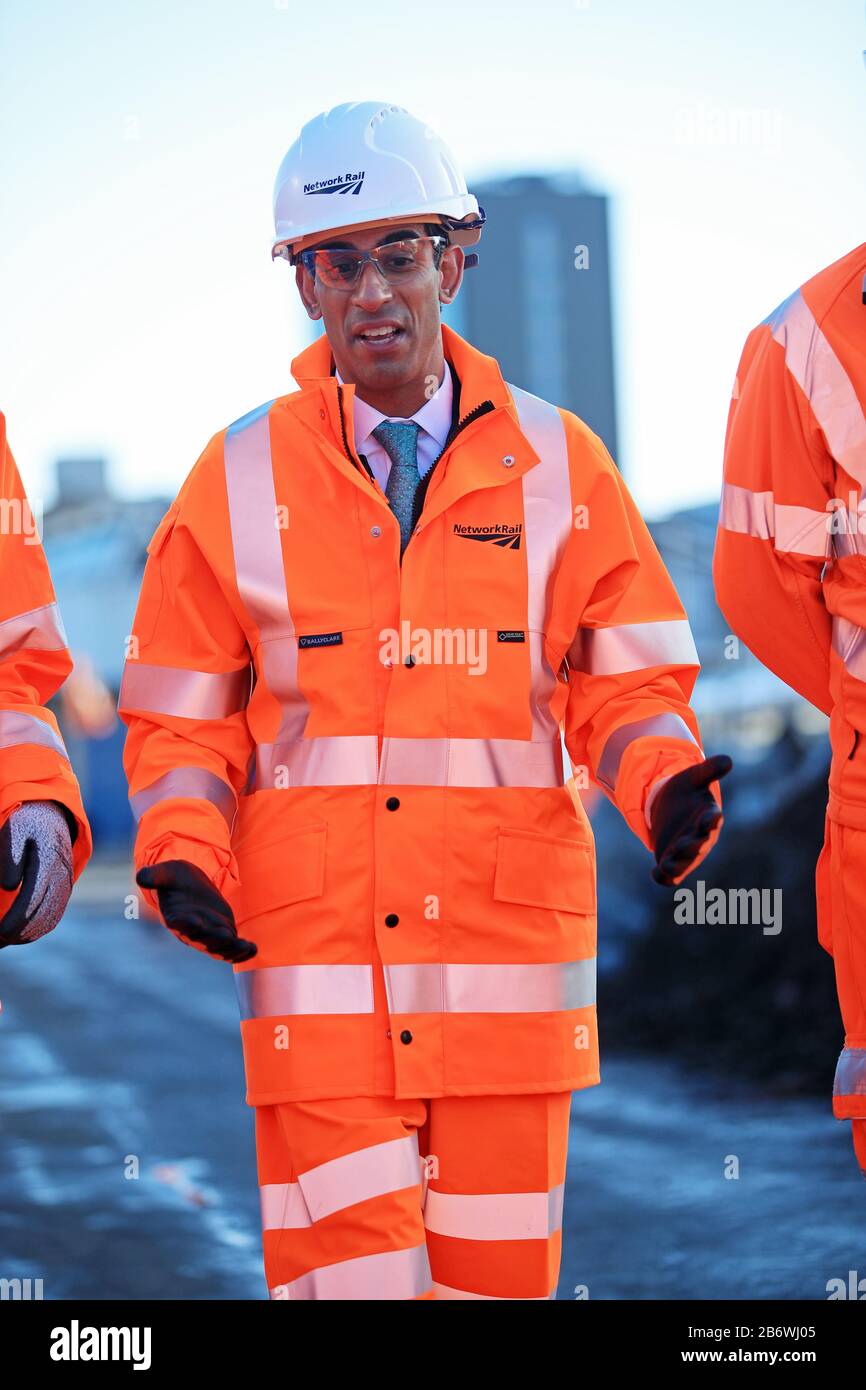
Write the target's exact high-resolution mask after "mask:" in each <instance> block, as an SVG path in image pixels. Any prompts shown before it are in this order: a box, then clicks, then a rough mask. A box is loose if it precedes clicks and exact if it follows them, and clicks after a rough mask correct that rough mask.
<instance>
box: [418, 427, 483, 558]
mask: <svg viewBox="0 0 866 1390" xmlns="http://www.w3.org/2000/svg"><path fill="white" fill-rule="evenodd" d="M493 408H494V406H493V402H492V401H482V402H481V404H480V405H476V406H475V408H474V410H470V412H469V414H468V415H464V416H463V419H462V420H460V421H459V422H458V424H457V425H455V427H454V428H453V429H452V430H451V431H450V433H449V435H448V438H447V439H446V440H445V443H444V444H443V445H442V448H441V449H440V450H439V453H438V454H437V455H436V457H435V459H434V460H433V462H432V463H431V465H430V467H429V468H428V470H427V472H426V473H425V474H424V477H423V478H422V479H421V482H420V483H419V485H418V491H417V492H416V493H415V503H414V506H413V508H412V530H413V531H414V530H415V527H416V526H417V525H418V521H419V518H420V516H421V509H422V507H423V506H424V498H425V497H426V496H427V489H428V487H429V486H430V479H431V478H432V477H433V474H434V472H435V469H436V465H437V463H438V462H439V460H440V459H441V457H442V455H443V454H444V453H445V450H446V449H449V448H450V447H451V445H452V444H453V443H454V440H455V439H456V438H457V436H458V434H460V432H461V431H462V430H465V428H466V426H467V425H471V424H472V421H473V420H476V419H477V418H478V416H479V415H486V414H487V413H488V411H490V410H493ZM410 539H411V537H410Z"/></svg>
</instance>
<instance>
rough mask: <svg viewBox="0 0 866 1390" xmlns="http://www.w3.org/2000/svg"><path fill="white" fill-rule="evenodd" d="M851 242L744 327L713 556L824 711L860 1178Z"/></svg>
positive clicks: (863, 515) (831, 860)
mask: <svg viewBox="0 0 866 1390" xmlns="http://www.w3.org/2000/svg"><path fill="white" fill-rule="evenodd" d="M864 276H866V245H863V246H859V247H858V248H857V249H856V250H855V251H852V252H851V253H850V254H849V255H847V256H844V257H843V258H842V259H841V260H839V261H836V262H835V263H834V264H833V265H831V266H828V268H827V269H826V270H823V271H821V272H820V273H819V274H818V275H815V276H814V277H813V278H812V279H811V280H808V281H807V282H806V284H805V285H803V287H802V289H800V290H797V291H796V293H795V294H792V295H791V296H790V298H789V299H786V300H785V302H784V303H783V304H781V305H780V306H779V308H778V309H776V310H774V312H773V313H772V314H770V316H769V317H768V318H767V319H765V320H764V322H763V323H762V324H760V325H759V326H758V327H757V328H756V329H755V330H754V331H753V332H752V333H751V334H750V336H749V338H748V340H747V342H746V346H745V349H744V351H743V355H742V358H741V361H740V366H739V370H738V372H737V378H736V385H735V389H734V396H733V399H732V401H731V407H730V414H729V417H728V429H727V438H726V444H725V476H724V485H723V492H722V505H721V513H720V517H719V529H718V535H717V539H716V550H715V557H714V575H715V583H716V594H717V597H718V601H719V606H720V607H721V609H722V611H723V612H724V614H725V616H726V617H727V619H728V622H729V623H730V624H731V627H732V628H733V630H734V631H735V632H736V633H738V634H739V636H740V637H742V639H743V641H744V642H745V643H746V644H747V646H748V647H749V648H750V650H751V651H753V652H754V653H755V655H756V656H757V657H759V658H760V659H761V661H763V662H764V663H765V665H767V666H769V667H770V669H771V670H772V671H775V673H776V675H777V676H780V677H781V678H782V680H784V681H787V683H788V684H789V685H790V686H791V687H792V688H793V689H794V690H796V691H799V693H800V694H801V695H803V696H804V697H805V698H806V699H807V700H810V701H811V702H812V704H814V705H817V707H818V708H819V709H822V710H824V712H825V713H826V714H829V716H830V741H831V745H832V754H833V756H832V762H831V768H830V797H829V802H828V807H827V817H826V826H825V838H824V849H823V851H822V853H821V857H820V859H819V861H818V868H817V874H816V882H817V900H818V936H819V940H820V942H821V945H822V946H824V947H825V948H826V950H827V951H829V952H830V954H831V955H832V957H833V962H834V966H835V970H836V983H837V988H838V993H839V1004H840V1009H841V1013H842V1020H843V1023H844V1027H845V1045H844V1047H843V1049H842V1052H841V1054H840V1056H839V1060H838V1063H837V1066H836V1076H835V1081H834V1085H833V1113H834V1115H836V1117H837V1118H838V1119H840V1120H841V1119H850V1120H851V1121H852V1122H853V1136H854V1148H855V1151H856V1154H857V1158H858V1161H859V1163H860V1167H861V1169H862V1170H863V1173H864V1176H866V740H864V737H863V735H864V733H866V630H864V629H866V582H864V581H866V569H864V566H866V503H864V500H863V491H864V488H866V414H864V411H866V303H864Z"/></svg>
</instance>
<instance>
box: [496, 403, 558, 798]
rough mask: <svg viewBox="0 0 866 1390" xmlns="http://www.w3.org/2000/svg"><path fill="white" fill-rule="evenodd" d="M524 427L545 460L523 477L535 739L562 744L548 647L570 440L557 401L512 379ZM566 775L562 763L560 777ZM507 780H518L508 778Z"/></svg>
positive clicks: (520, 418)
mask: <svg viewBox="0 0 866 1390" xmlns="http://www.w3.org/2000/svg"><path fill="white" fill-rule="evenodd" d="M506 385H507V386H508V390H509V391H510V392H511V395H512V398H513V400H514V404H515V406H516V407H517V414H518V418H519V420H520V429H521V432H522V433H523V434H524V435H525V436H526V438H527V439H528V440H529V442H530V444H531V445H532V448H533V449H534V451H535V453H536V454H538V457H539V462H538V463H537V464H536V465H535V467H534V468H530V469H528V470H527V471H526V472H525V473H524V474H523V476H522V478H521V480H520V482H521V487H522V490H523V528H524V539H525V544H526V581H527V632H528V643H529V660H530V680H531V686H530V689H531V695H530V703H531V710H532V739H533V741H535V742H538V741H540V742H545V741H546V742H548V743H553V742H555V743H556V744H557V746H559V744H560V738H559V725H558V721H557V720H555V719H554V718H553V716H552V714H551V712H550V701H551V699H552V697H553V694H554V691H555V690H556V675H555V673H554V671H553V669H552V668H551V666H550V664H549V662H548V661H547V658H546V656H545V653H544V632H545V629H546V627H547V602H548V587H549V581H550V577H551V575H553V574H555V573H556V570H557V568H558V566H559V563H560V560H561V558H562V553H563V551H564V549H565V545H566V541H567V540H568V536H569V533H570V531H571V528H572V526H573V523H574V514H573V510H572V501H571V480H570V478H569V472H568V441H567V439H566V435H565V425H564V423H563V419H562V416H561V415H560V413H559V410H558V409H557V407H556V406H555V405H551V404H550V402H549V401H544V400H541V399H540V397H538V396H533V395H532V394H531V393H530V392H529V391H524V390H522V389H521V387H519V386H512V385H511V383H510V382H507V383H506ZM562 782H563V777H562V771H561V765H560V774H559V783H558V785H560V786H561V785H562ZM505 785H513V784H509V783H506V784H505Z"/></svg>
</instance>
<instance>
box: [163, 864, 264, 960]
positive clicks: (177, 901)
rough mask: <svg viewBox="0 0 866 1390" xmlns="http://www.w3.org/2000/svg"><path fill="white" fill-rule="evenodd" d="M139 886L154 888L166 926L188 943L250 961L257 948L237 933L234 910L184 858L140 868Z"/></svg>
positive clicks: (224, 956)
mask: <svg viewBox="0 0 866 1390" xmlns="http://www.w3.org/2000/svg"><path fill="white" fill-rule="evenodd" d="M135 881H136V883H137V884H138V885H139V887H140V888H154V889H156V895H157V898H158V899H159V910H160V912H161V913H162V915H163V917H164V918H165V925H166V926H167V927H169V928H170V929H171V930H172V931H173V932H175V933H176V934H177V935H178V936H179V937H180V939H181V941H185V942H186V943H187V944H190V943H192V944H195V945H198V946H203V947H204V949H205V950H206V951H207V953H208V955H211V956H217V957H219V959H220V960H230V961H232V962H235V963H240V962H241V961H245V960H250V959H252V957H253V956H254V955H255V954H256V952H257V950H258V947H257V946H256V945H255V944H254V943H253V942H252V941H244V940H243V939H242V938H241V937H239V936H238V933H237V928H236V927H235V918H234V913H233V912H232V910H231V908H230V907H229V905H228V903H227V902H226V900H225V898H224V897H223V896H222V894H221V893H218V892H217V890H216V889H215V888H214V886H213V884H212V883H211V881H210V879H209V878H208V877H207V874H205V873H203V872H202V870H201V869H200V868H199V867H198V865H196V864H187V862H186V861H185V860H184V859H166V860H165V861H164V862H163V863H162V864H149V865H147V867H146V868H144V869H139V871H138V873H137V874H136V876H135Z"/></svg>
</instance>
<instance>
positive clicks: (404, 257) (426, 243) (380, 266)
mask: <svg viewBox="0 0 866 1390" xmlns="http://www.w3.org/2000/svg"><path fill="white" fill-rule="evenodd" d="M447 244H448V243H447V241H446V239H445V237H442V236H419V237H412V238H410V239H408V240H406V241H389V242H387V243H386V244H385V245H384V246H374V247H373V249H372V250H371V251H355V250H353V249H352V248H350V247H346V248H339V249H337V248H330V249H327V248H326V249H324V250H322V249H317V250H314V251H302V252H301V260H302V261H303V263H304V265H305V266H306V267H307V270H308V271H309V272H310V274H311V275H315V277H316V279H317V280H319V281H321V283H322V284H323V285H326V286H327V287H328V289H330V290H350V289H351V288H352V286H353V285H355V284H357V282H358V276H359V275H360V274H361V270H362V267H363V266H364V265H365V264H366V262H367V261H372V262H373V265H374V266H375V267H376V269H377V270H378V272H379V274H380V275H381V276H382V278H383V280H386V281H387V283H388V284H389V285H407V284H411V283H412V281H413V280H418V279H420V278H421V277H422V276H423V275H425V274H426V272H427V271H428V270H429V269H430V267H431V265H433V263H434V258H435V255H436V251H437V250H438V248H439V247H440V246H447Z"/></svg>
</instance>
